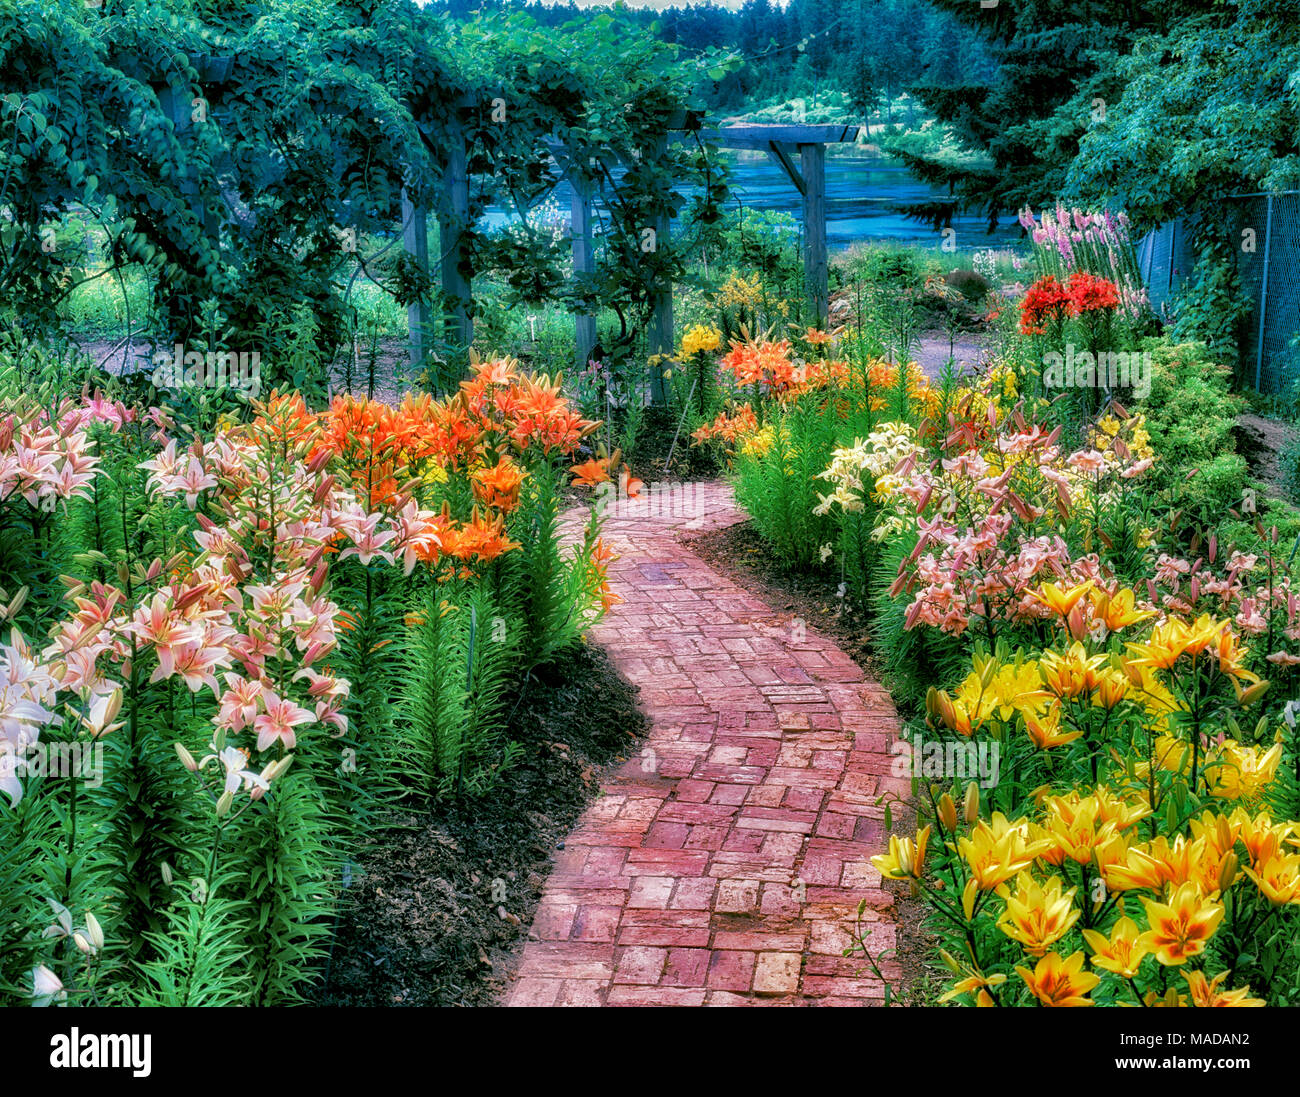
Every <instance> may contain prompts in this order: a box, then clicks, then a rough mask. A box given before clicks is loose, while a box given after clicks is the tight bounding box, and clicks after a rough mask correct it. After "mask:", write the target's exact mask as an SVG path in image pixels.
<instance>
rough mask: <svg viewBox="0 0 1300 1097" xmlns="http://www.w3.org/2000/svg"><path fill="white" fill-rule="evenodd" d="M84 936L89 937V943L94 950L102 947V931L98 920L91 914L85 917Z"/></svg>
mask: <svg viewBox="0 0 1300 1097" xmlns="http://www.w3.org/2000/svg"><path fill="white" fill-rule="evenodd" d="M86 934H87V935H88V936H89V937H90V943H91V944H92V945H94V946H95V947H96V948H103V947H104V931H103V929H102V928H101V927H100V925H99V919H98V918H96V917H95V916H94V915H93V914H87V915H86Z"/></svg>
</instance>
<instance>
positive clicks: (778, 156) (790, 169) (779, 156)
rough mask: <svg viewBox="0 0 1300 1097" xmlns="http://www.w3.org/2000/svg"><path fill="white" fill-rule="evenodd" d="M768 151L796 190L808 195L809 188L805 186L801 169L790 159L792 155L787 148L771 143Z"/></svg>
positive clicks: (776, 142) (778, 143) (775, 142)
mask: <svg viewBox="0 0 1300 1097" xmlns="http://www.w3.org/2000/svg"><path fill="white" fill-rule="evenodd" d="M767 151H768V152H769V153H770V154H771V156H772V159H774V160H775V161H776V162H777V163H778V164H779V165H780V166H781V170H782V171H784V172H785V174H786V175H787V176H788V177H789V179H790V182H792V183H793V184H794V186H795V190H797V191H798V192H799V193H800V194H805V195H806V194H807V193H808V188H807V186H805V185H804V181H803V176H802V175H800V174H799V169H798V168H796V167H795V166H794V161H793V160H792V159H791V158H790V153H789V151H788V150H787V149H786V147H785V146H784V145H782V144H781V143H780V142H778V141H769V142H768V146H767Z"/></svg>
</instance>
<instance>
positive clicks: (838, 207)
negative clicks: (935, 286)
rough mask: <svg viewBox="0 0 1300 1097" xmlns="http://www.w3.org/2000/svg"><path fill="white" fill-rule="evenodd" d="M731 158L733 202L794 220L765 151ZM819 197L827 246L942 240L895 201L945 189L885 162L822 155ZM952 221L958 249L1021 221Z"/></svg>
mask: <svg viewBox="0 0 1300 1097" xmlns="http://www.w3.org/2000/svg"><path fill="white" fill-rule="evenodd" d="M730 162H731V165H732V177H731V178H732V189H733V192H734V194H733V198H732V200H731V203H730V204H731V205H732V206H733V207H735V206H736V205H737V204H743V205H744V206H745V207H747V208H752V209H769V210H779V211H782V212H784V213H788V214H791V215H792V216H793V217H794V218H795V219H796V220H798V219H799V218H800V217H801V216H802V210H803V200H802V198H801V197H800V195H799V192H798V191H797V190H795V188H794V184H793V183H791V182H790V180H789V179H788V178H787V177H786V175H785V172H783V171H782V170H781V168H780V166H779V165H778V164H777V163H776V162H775V161H774V160H773V159H772V158H771V157H770V156H764V155H761V154H757V155H745V156H737V157H733V158H732V159H731V161H730ZM683 193H685V194H687V195H689V193H690V192H689V190H684V192H683ZM554 195H555V200H556V201H557V202H558V203H559V205H560V209H561V210H562V211H564V213H565V214H566V216H567V214H568V210H569V205H570V202H571V201H572V191H571V190H570V188H569V185H568V183H567V182H562V183H561V184H560V185H559V186H558V187H557V188H556V190H555V192H554ZM826 198H827V208H826V236H827V243H828V245H829V247H830V248H831V250H832V251H838V250H842V249H844V248H846V247H848V246H849V245H851V244H854V243H856V242H859V241H893V242H896V243H908V244H929V245H932V246H936V247H937V246H938V245H939V244H940V243H941V242H942V241H943V237H942V235H941V234H940V233H938V232H935V231H934V229H933V228H932V227H931V226H930V225H929V224H925V223H920V222H917V221H913V220H909V219H908V218H906V217H904V216H903V215H902V214H901V213H899V212H898V208H897V207H899V206H905V205H916V204H920V203H924V202H933V201H937V200H941V199H945V198H947V192H946V191H945V190H944V189H942V188H936V187H931V186H928V185H927V184H925V183H921V182H918V181H917V180H916V179H914V178H912V176H910V175H909V174H908V173H907V170H906V169H905V168H903V167H902V166H901V165H900V164H897V163H894V162H892V161H889V160H885V159H882V158H874V157H873V158H868V157H828V158H827V160H826ZM512 219H513V218H512V217H511V216H510V215H509V214H507V212H506V211H505V210H504V209H502V208H500V207H489V208H488V211H487V215H486V217H485V218H484V221H485V224H486V225H488V226H490V227H494V228H495V227H500V226H502V225H504V224H506V223H508V222H509V221H510V220H512ZM952 227H953V229H954V230H955V231H956V237H955V239H954V243H955V244H956V246H957V248H958V249H960V250H963V251H965V250H967V249H975V248H987V247H995V246H1005V245H1007V244H1013V243H1015V242H1017V241H1018V240H1020V226H1019V225H1018V224H1017V223H1016V220H1015V218H1014V217H1003V218H1002V219H1001V222H1000V224H999V226H998V228H997V230H996V231H995V232H994V233H993V234H992V235H989V234H988V233H987V232H986V231H985V230H986V228H987V221H986V219H985V218H984V217H982V216H979V215H978V214H965V215H960V216H956V217H954V218H953V220H952Z"/></svg>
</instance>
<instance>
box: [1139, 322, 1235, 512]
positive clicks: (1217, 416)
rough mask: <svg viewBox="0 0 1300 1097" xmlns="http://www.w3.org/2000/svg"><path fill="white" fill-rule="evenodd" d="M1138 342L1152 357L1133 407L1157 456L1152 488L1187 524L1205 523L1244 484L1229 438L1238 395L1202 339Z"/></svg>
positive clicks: (1230, 503) (1228, 503)
mask: <svg viewBox="0 0 1300 1097" xmlns="http://www.w3.org/2000/svg"><path fill="white" fill-rule="evenodd" d="M1143 348H1144V350H1145V351H1149V352H1150V353H1151V355H1152V370H1151V393H1150V395H1149V396H1148V397H1147V399H1146V400H1144V401H1143V402H1142V404H1141V408H1140V410H1141V411H1142V412H1143V414H1144V415H1145V416H1146V424H1147V430H1148V431H1149V432H1150V435H1151V445H1152V447H1153V448H1154V449H1155V451H1156V453H1157V454H1158V455H1159V458H1160V459H1159V461H1158V463H1157V466H1156V469H1155V481H1154V486H1155V487H1157V488H1158V489H1159V490H1160V491H1161V492H1162V498H1165V499H1167V501H1168V502H1169V505H1170V506H1171V507H1172V508H1173V509H1183V508H1185V509H1186V510H1187V512H1188V521H1189V524H1191V523H1195V522H1200V523H1202V524H1203V525H1207V526H1213V524H1215V523H1217V522H1218V521H1220V520H1221V519H1222V517H1223V515H1224V512H1225V511H1226V510H1227V509H1228V508H1229V507H1233V506H1237V505H1238V504H1239V503H1240V502H1241V496H1242V489H1243V488H1244V487H1245V476H1246V462H1245V460H1244V459H1243V458H1241V457H1240V456H1238V455H1237V454H1236V453H1234V449H1235V443H1234V440H1233V431H1234V429H1235V427H1236V422H1237V416H1238V415H1239V414H1240V412H1241V409H1242V406H1243V404H1242V400H1241V398H1240V397H1239V396H1236V395H1234V394H1233V393H1232V391H1231V390H1230V388H1229V379H1230V373H1229V371H1228V370H1227V369H1226V368H1225V367H1223V366H1221V365H1219V364H1217V362H1216V361H1215V359H1214V358H1213V357H1212V356H1211V354H1210V353H1209V351H1208V350H1207V349H1206V348H1205V346H1204V345H1202V344H1198V343H1186V344H1179V345H1170V344H1169V343H1168V342H1167V341H1164V340H1147V341H1146V342H1144V344H1143ZM1194 469H1195V470H1198V471H1197V473H1196V475H1195V476H1192V477H1191V478H1190V479H1189V478H1188V477H1189V474H1190V473H1191V472H1192V470H1194Z"/></svg>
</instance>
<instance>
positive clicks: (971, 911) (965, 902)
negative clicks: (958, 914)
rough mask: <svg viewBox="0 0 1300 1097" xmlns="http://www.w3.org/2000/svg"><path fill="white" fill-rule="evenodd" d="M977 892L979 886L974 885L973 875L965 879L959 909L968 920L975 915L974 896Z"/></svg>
mask: <svg viewBox="0 0 1300 1097" xmlns="http://www.w3.org/2000/svg"><path fill="white" fill-rule="evenodd" d="M978 894H979V888H977V887H976V886H975V877H974V876H972V877H971V878H970V879H969V880H967V881H966V888H965V890H964V891H963V892H962V893H961V910H962V913H963V914H965V915H966V921H968V922H969V921H970V920H971V919H972V918H974V917H975V897H976V896H977V895H978Z"/></svg>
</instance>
